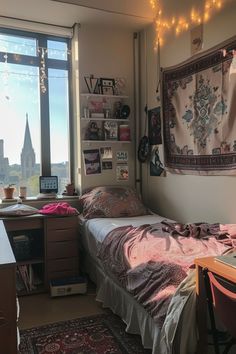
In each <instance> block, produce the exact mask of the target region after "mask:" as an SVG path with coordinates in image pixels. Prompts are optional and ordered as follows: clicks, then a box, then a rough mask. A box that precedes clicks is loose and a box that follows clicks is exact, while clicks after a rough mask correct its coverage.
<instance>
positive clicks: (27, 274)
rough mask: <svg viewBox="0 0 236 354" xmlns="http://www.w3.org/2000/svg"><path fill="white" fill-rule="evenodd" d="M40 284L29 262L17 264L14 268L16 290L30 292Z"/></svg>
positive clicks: (40, 281)
mask: <svg viewBox="0 0 236 354" xmlns="http://www.w3.org/2000/svg"><path fill="white" fill-rule="evenodd" d="M40 284H42V280H41V279H40V278H39V277H38V276H37V274H36V273H35V271H34V270H33V267H32V265H31V264H23V265H18V266H17V270H16V290H17V292H18V293H20V292H31V291H34V290H36V289H37V287H38V286H39V285H40Z"/></svg>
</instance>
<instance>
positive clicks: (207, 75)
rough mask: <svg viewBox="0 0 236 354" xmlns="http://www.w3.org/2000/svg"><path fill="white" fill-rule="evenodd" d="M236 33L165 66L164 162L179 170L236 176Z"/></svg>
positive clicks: (170, 169) (173, 171) (200, 173)
mask: <svg viewBox="0 0 236 354" xmlns="http://www.w3.org/2000/svg"><path fill="white" fill-rule="evenodd" d="M235 48H236V38H234V39H231V40H229V41H227V43H222V44H221V45H219V46H218V48H216V49H215V48H214V49H213V50H210V51H209V52H208V53H207V54H205V55H204V56H203V57H201V58H195V59H192V60H191V61H188V62H185V63H183V64H179V65H178V66H176V67H172V68H170V69H168V68H166V69H163V125H164V127H163V134H164V141H165V144H164V147H165V166H166V168H167V169H168V171H170V172H172V173H179V174H197V175H236V140H235V136H236V123H235V119H234V117H235V116H236V105H235V102H236V100H235V99H236V93H235V90H234V88H235V84H236V78H235V73H236V57H235V53H236V50H235Z"/></svg>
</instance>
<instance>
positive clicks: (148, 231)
mask: <svg viewBox="0 0 236 354" xmlns="http://www.w3.org/2000/svg"><path fill="white" fill-rule="evenodd" d="M80 203H81V208H82V210H81V211H82V213H81V215H80V235H81V240H82V245H83V248H84V251H85V257H84V268H85V269H86V272H87V273H88V274H89V276H90V278H91V279H92V280H93V281H94V282H95V283H96V284H97V296H96V300H97V301H100V302H102V304H103V306H104V307H108V308H110V309H111V310H112V311H113V312H114V313H115V314H117V315H119V316H120V317H121V318H122V319H123V321H124V322H125V323H126V325H127V327H126V330H127V332H129V333H135V334H140V335H141V338H142V343H143V346H144V347H145V348H150V349H151V352H152V354H157V353H158V354H162V353H163V354H164V353H165V354H167V353H180V352H181V354H184V353H194V352H195V351H196V344H197V336H198V333H197V328H196V311H195V308H196V307H195V305H196V295H195V270H194V267H193V266H192V265H193V259H194V258H197V257H198V256H201V255H202V256H205V255H215V254H222V253H224V252H227V251H228V250H230V249H231V248H232V242H231V239H229V238H228V237H225V235H226V234H227V232H228V229H227V230H226V226H224V227H223V226H222V227H221V229H220V227H219V224H214V225H209V224H206V223H199V224H188V227H187V228H186V227H185V228H183V225H182V229H180V226H181V224H177V223H175V222H174V221H172V220H170V219H167V218H164V217H162V216H160V215H157V214H153V213H151V212H150V211H149V210H148V209H147V208H146V207H145V206H144V205H143V204H142V202H141V200H140V199H139V198H138V196H137V194H136V193H135V191H134V190H133V189H131V188H123V187H96V188H93V189H91V190H89V191H87V192H86V193H84V194H83V195H82V197H80ZM185 226H186V225H185ZM233 231H234V230H233ZM186 232H188V235H187V234H186ZM189 232H190V233H191V235H189ZM232 233H233V232H231V234H232ZM200 234H201V235H203V236H204V237H203V238H201V237H200ZM189 236H191V237H192V236H193V237H192V239H193V240H192V243H191V247H192V250H190V251H189V250H188V248H189V244H187V243H184V242H188V241H189V240H190V237H189ZM137 240H138V241H137ZM167 240H168V250H167V249H166V245H167ZM173 240H174V242H173ZM176 240H177V242H176ZM181 240H182V241H181ZM152 242H154V243H152ZM181 242H183V243H182V244H181ZM209 242H210V244H209ZM180 244H181V246H180ZM163 247H164V248H163ZM176 247H177V248H178V249H179V250H180V252H179V250H177V248H176ZM163 249H164V251H163ZM144 250H145V251H144ZM150 250H151V251H150ZM157 250H158V251H157ZM183 250H184V253H185V256H184V257H183V256H182V257H180V256H179V255H180V254H181V252H183ZM186 250H187V251H186ZM148 252H149V253H150V257H151V258H150V257H149V258H145V257H146V256H144V255H145V254H147V253H148ZM171 252H172V253H171ZM156 254H157V258H158V257H159V258H158V261H156V258H155V257H156ZM164 254H167V261H166V260H164V258H163V257H164ZM140 255H141V256H140ZM154 256H155V257H154ZM140 257H141V260H140ZM168 257H169V258H170V257H171V259H172V261H171V263H174V264H175V265H174V268H176V267H177V268H178V269H177V272H176V273H175V271H174V270H175V269H174V268H173V265H171V267H169V268H168V264H170V261H169V259H168ZM127 259H128V261H127ZM150 259H151V261H150ZM173 259H175V260H174V261H173ZM186 259H187V261H186ZM176 264H177V266H176ZM190 264H191V266H189V265H190ZM160 274H162V276H160ZM168 274H169V275H168ZM167 276H168V277H169V278H168V281H166V279H167ZM165 281H166V282H167V285H166V287H165V288H164V287H163V283H165ZM146 286H147V289H148V291H145V292H144V290H143V289H144V288H145V287H146ZM163 289H164V290H163ZM186 324H188V325H186ZM189 324H191V325H189Z"/></svg>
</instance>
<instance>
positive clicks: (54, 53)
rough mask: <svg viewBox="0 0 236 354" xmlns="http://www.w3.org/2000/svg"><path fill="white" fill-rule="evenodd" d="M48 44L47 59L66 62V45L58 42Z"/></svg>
mask: <svg viewBox="0 0 236 354" xmlns="http://www.w3.org/2000/svg"><path fill="white" fill-rule="evenodd" d="M47 42H48V58H49V59H58V60H67V43H65V42H58V41H47Z"/></svg>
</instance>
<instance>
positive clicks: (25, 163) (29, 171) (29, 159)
mask: <svg viewBox="0 0 236 354" xmlns="http://www.w3.org/2000/svg"><path fill="white" fill-rule="evenodd" d="M21 173H22V177H23V178H29V177H31V176H34V173H35V152H34V149H33V146H32V141H31V135H30V129H29V122H28V113H26V125H25V137H24V145H23V148H22V151H21Z"/></svg>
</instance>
